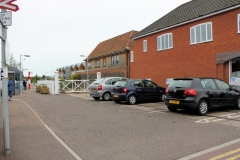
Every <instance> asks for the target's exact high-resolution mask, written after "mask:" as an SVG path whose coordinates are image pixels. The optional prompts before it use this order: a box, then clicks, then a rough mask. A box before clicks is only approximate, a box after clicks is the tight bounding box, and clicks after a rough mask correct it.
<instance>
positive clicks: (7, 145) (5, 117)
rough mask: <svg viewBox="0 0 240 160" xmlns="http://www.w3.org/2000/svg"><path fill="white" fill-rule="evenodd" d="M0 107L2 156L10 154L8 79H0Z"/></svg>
mask: <svg viewBox="0 0 240 160" xmlns="http://www.w3.org/2000/svg"><path fill="white" fill-rule="evenodd" d="M2 83H3V88H2V106H3V132H4V133H3V136H4V154H5V155H9V154H10V136H9V114H8V94H7V93H8V87H7V84H8V78H7V77H3V78H2Z"/></svg>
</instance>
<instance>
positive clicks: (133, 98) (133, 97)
mask: <svg viewBox="0 0 240 160" xmlns="http://www.w3.org/2000/svg"><path fill="white" fill-rule="evenodd" d="M128 103H129V104H131V105H133V104H136V103H137V98H136V96H134V95H130V96H129V97H128Z"/></svg>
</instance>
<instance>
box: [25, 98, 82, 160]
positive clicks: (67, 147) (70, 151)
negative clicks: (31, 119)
mask: <svg viewBox="0 0 240 160" xmlns="http://www.w3.org/2000/svg"><path fill="white" fill-rule="evenodd" d="M21 101H22V102H23V103H25V104H26V106H27V107H28V108H29V109H31V110H32V112H33V113H34V114H35V115H36V117H37V118H38V119H39V121H40V122H41V123H42V124H43V126H44V127H45V128H46V129H47V130H48V131H49V132H50V133H51V134H52V135H53V136H54V137H55V138H56V139H57V140H58V141H59V142H60V143H61V144H62V145H63V147H65V148H66V149H67V151H68V152H69V153H71V154H72V156H73V157H75V158H76V159H77V160H82V158H80V157H79V156H78V155H77V154H76V153H75V152H74V151H73V150H72V149H71V148H70V147H69V146H68V145H67V144H66V143H64V142H63V140H61V139H60V138H59V137H58V136H57V135H56V134H55V133H54V132H53V131H52V130H51V128H49V127H48V126H47V125H46V124H45V123H44V122H43V120H42V119H41V118H40V117H39V116H38V114H37V113H36V112H35V111H34V110H33V109H32V107H31V106H29V105H28V104H27V103H26V102H25V101H23V100H21Z"/></svg>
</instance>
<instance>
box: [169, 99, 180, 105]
mask: <svg viewBox="0 0 240 160" xmlns="http://www.w3.org/2000/svg"><path fill="white" fill-rule="evenodd" d="M169 103H171V104H179V103H180V102H179V101H176V100H169Z"/></svg>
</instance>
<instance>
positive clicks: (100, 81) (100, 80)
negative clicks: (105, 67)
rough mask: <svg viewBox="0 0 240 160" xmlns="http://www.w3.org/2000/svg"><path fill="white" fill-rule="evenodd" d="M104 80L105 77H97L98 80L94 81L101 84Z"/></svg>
mask: <svg viewBox="0 0 240 160" xmlns="http://www.w3.org/2000/svg"><path fill="white" fill-rule="evenodd" d="M103 80H104V78H100V79H97V80H96V81H94V82H93V84H96V85H97V84H100V83H102V81H103Z"/></svg>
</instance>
